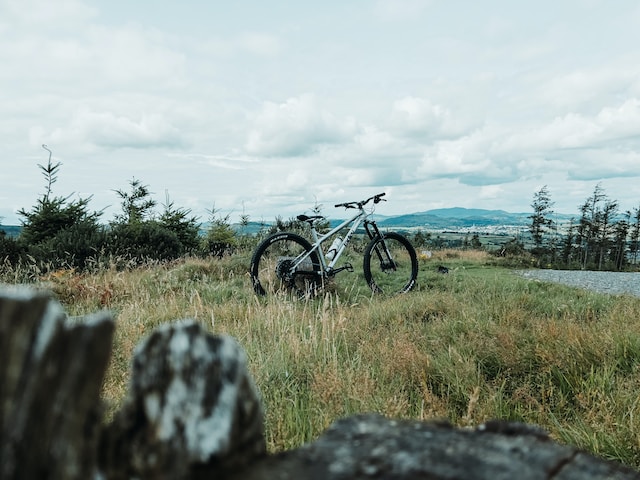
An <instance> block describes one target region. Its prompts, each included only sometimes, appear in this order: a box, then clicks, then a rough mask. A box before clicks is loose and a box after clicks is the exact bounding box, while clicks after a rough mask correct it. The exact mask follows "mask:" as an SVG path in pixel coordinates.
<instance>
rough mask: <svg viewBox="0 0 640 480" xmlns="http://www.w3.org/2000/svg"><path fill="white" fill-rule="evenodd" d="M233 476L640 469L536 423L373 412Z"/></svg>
mask: <svg viewBox="0 0 640 480" xmlns="http://www.w3.org/2000/svg"><path fill="white" fill-rule="evenodd" d="M201 478H205V477H201ZM209 478H212V477H209ZM229 478H230V479H233V480H240V479H243V480H267V479H269V480H273V479H279V480H294V479H301V478H304V479H306V480H320V479H322V480H347V479H349V480H353V479H372V478H378V479H388V480H410V479H442V480H444V479H467V480H503V479H504V480H513V479H518V480H534V479H552V478H553V479H556V480H559V479H563V480H570V479H571V480H573V479H576V480H577V479H619V480H622V479H638V478H640V476H639V475H638V473H637V472H634V471H633V470H631V469H628V468H625V467H623V466H621V465H619V464H616V463H611V462H606V461H603V460H601V459H598V458H596V457H594V456H591V455H588V454H586V453H584V452H581V451H579V450H577V449H576V448H573V447H570V446H567V445H560V444H558V443H555V442H553V441H551V440H550V439H549V438H548V436H547V435H546V434H545V433H544V432H543V431H542V430H540V429H539V428H537V427H535V426H529V425H525V424H520V423H509V422H502V421H492V422H489V423H487V424H485V425H482V426H480V427H478V428H476V429H458V428H453V427H452V426H451V425H449V424H447V423H442V422H419V421H410V420H391V419H387V418H384V417H382V416H379V415H372V414H370V415H359V416H354V417H350V418H346V419H344V420H340V421H338V422H336V423H335V424H333V425H332V426H331V427H330V428H329V429H328V430H327V431H326V432H325V433H324V434H323V435H322V436H321V437H320V438H318V440H316V441H315V442H313V443H310V444H308V445H306V446H304V447H302V448H299V449H296V450H291V451H288V452H285V453H282V454H279V455H274V456H272V457H268V458H265V459H263V460H261V461H260V462H258V463H256V464H254V465H253V466H252V467H251V468H250V469H248V470H246V471H242V472H236V474H235V475H234V476H231V477H229Z"/></svg>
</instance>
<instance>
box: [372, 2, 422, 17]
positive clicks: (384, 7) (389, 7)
mask: <svg viewBox="0 0 640 480" xmlns="http://www.w3.org/2000/svg"><path fill="white" fill-rule="evenodd" d="M431 4H432V0H378V1H377V2H376V4H375V8H374V12H375V14H376V15H377V16H378V17H380V18H382V19H385V20H388V19H389V20H415V19H416V18H417V17H418V16H419V15H420V14H421V13H422V12H424V11H425V10H426V9H427V8H428V7H429V5H431Z"/></svg>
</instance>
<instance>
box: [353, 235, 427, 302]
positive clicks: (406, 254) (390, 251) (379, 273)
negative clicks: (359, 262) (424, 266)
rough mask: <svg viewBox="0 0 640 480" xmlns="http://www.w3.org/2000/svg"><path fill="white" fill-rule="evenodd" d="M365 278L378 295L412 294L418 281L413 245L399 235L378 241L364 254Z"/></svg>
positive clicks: (375, 239)
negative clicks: (409, 292) (411, 291)
mask: <svg viewBox="0 0 640 480" xmlns="http://www.w3.org/2000/svg"><path fill="white" fill-rule="evenodd" d="M363 270H364V278H365V279H366V280H367V283H368V284H369V287H370V288H371V290H372V291H373V292H374V293H385V294H397V293H405V292H408V291H409V290H411V289H412V288H413V287H414V286H415V284H416V279H417V278H418V258H417V255H416V250H415V248H413V245H411V243H410V242H409V240H407V239H406V238H405V237H403V236H402V235H400V234H399V233H395V232H389V233H385V234H384V235H382V236H381V237H376V238H374V239H373V240H371V242H370V243H369V245H368V246H367V249H366V250H365V252H364V265H363Z"/></svg>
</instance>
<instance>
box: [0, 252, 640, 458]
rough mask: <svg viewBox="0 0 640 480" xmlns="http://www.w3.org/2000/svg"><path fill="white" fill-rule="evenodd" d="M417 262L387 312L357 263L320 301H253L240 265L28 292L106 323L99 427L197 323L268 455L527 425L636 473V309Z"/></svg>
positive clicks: (214, 264) (449, 257)
mask: <svg viewBox="0 0 640 480" xmlns="http://www.w3.org/2000/svg"><path fill="white" fill-rule="evenodd" d="M420 263H421V265H420V268H421V271H420V275H419V286H418V288H417V289H416V290H415V291H413V292H411V293H409V294H406V295H403V296H401V297H392V298H385V297H377V296H371V294H370V292H369V290H368V288H367V287H366V285H365V284H364V282H363V281H362V279H361V278H360V277H361V275H362V273H361V268H358V267H359V265H356V264H355V263H354V266H356V267H357V268H356V271H355V272H354V273H347V272H344V273H343V274H342V275H345V276H348V277H346V278H348V279H349V280H348V283H343V284H338V285H336V286H334V287H333V288H331V289H329V291H327V292H326V293H325V294H324V295H322V296H319V297H317V298H314V299H311V300H295V299H292V298H288V297H286V296H282V297H279V298H267V299H263V298H257V297H256V296H254V295H253V292H252V290H251V285H250V281H249V278H248V274H247V269H248V264H249V255H248V254H247V255H236V256H233V257H229V258H225V259H222V260H217V259H208V260H202V259H190V260H184V261H179V262H175V263H172V264H169V265H163V266H153V267H148V268H140V269H135V270H131V271H117V270H116V269H115V268H103V269H101V270H99V271H98V272H97V273H93V274H77V273H75V272H72V271H59V272H56V273H55V274H50V275H47V276H46V277H44V278H41V279H40V282H41V283H43V284H44V285H45V286H47V287H48V288H51V289H52V290H53V291H54V292H55V293H56V294H57V296H58V298H59V299H60V301H61V302H62V304H63V306H64V307H65V309H66V310H67V312H68V313H69V314H70V315H84V314H88V313H93V312H95V311H97V310H99V309H101V308H109V309H111V310H112V311H113V312H114V314H115V316H116V318H117V330H116V336H115V344H114V355H113V361H112V364H111V366H110V370H109V372H108V375H107V378H106V381H105V385H104V400H105V402H106V404H107V410H108V413H109V414H112V413H113V411H114V410H115V409H116V408H117V406H118V405H119V403H120V402H121V400H122V398H123V396H124V394H125V391H126V388H127V382H128V372H129V362H130V359H131V352H132V349H133V348H134V346H135V345H136V344H137V343H138V342H139V340H140V339H141V338H142V337H143V336H145V335H147V334H149V333H150V332H151V330H152V329H153V328H154V327H156V326H157V325H159V324H161V323H164V322H170V321H173V320H176V319H182V318H194V319H196V320H197V321H199V322H201V323H202V324H203V325H205V326H206V327H207V328H208V329H209V330H210V331H211V332H214V333H223V332H224V333H227V334H231V335H233V336H234V337H236V338H237V339H238V341H239V342H240V344H241V345H242V346H243V347H244V348H245V350H246V352H247V355H248V358H249V364H250V368H251V371H252V374H253V377H254V379H255V382H256V384H257V386H258V388H259V389H260V391H261V394H262V396H263V400H264V405H265V409H266V435H267V442H268V447H269V449H270V450H271V451H279V450H283V449H290V448H294V447H297V446H299V445H301V444H302V443H305V442H308V441H311V440H313V439H314V438H316V437H317V436H318V435H319V434H320V433H321V432H322V431H323V430H324V429H325V428H326V427H327V426H328V425H329V424H330V423H332V422H333V421H334V420H336V419H337V418H339V417H342V416H346V415H351V414H355V413H361V412H379V413H382V414H384V415H387V416H392V417H406V418H415V419H434V418H447V419H449V420H450V421H451V422H452V423H454V424H456V425H460V426H475V425H478V424H480V423H482V422H484V421H486V420H488V419H491V418H501V419H509V420H516V421H522V422H527V423H534V424H538V425H540V426H542V427H543V428H545V429H546V430H548V431H549V432H550V433H551V434H552V436H553V438H555V439H556V440H558V441H560V442H563V443H570V444H573V445H577V446H579V447H581V448H584V449H585V450H587V451H590V452H592V453H594V454H596V455H598V456H601V457H604V458H608V459H615V460H618V461H621V462H623V463H624V464H626V465H629V466H631V467H633V468H636V469H637V468H640V424H639V422H640V406H639V402H640V299H637V298H632V297H625V296H621V297H615V296H606V295H600V294H596V293H591V292H586V291H582V290H576V289H572V288H568V287H563V286H559V285H552V284H547V283H540V282H536V281H528V280H525V279H522V278H520V277H518V276H516V275H514V274H513V273H512V271H510V270H509V269H508V268H505V267H503V266H501V265H500V264H499V262H498V260H497V259H495V258H493V257H490V256H488V255H487V254H484V253H481V252H456V251H442V252H434V256H433V257H432V258H430V259H426V258H421V260H420ZM439 265H444V266H447V267H448V268H449V273H448V274H446V275H443V274H440V273H438V272H437V267H438V266H439ZM18 278H19V275H17V274H14V275H13V277H12V275H11V274H9V273H7V272H5V273H4V278H3V277H0V280H1V281H4V282H11V281H12V280H15V279H18Z"/></svg>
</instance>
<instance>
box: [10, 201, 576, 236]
mask: <svg viewBox="0 0 640 480" xmlns="http://www.w3.org/2000/svg"><path fill="white" fill-rule="evenodd" d="M530 216H531V213H510V212H505V211H504V210H484V209H480V208H460V207H454V208H438V209H434V210H427V211H425V212H417V213H409V214H406V215H394V216H384V215H374V217H373V218H374V219H375V220H376V221H377V222H378V225H379V226H381V227H385V228H391V227H393V228H424V229H425V230H449V229H462V228H473V227H491V226H505V225H510V226H527V225H530V224H531V218H530ZM573 217H575V216H574V215H566V214H555V215H554V220H556V221H557V222H559V223H561V222H563V221H568V220H570V219H571V218H573ZM341 221H342V220H339V219H331V220H330V222H331V225H332V226H335V225H338V224H339V223H340V222H341ZM266 223H267V224H269V223H271V222H266ZM263 227H264V223H260V222H249V225H248V226H247V227H246V228H245V229H244V231H245V232H246V233H256V232H258V231H260V229H261V228H263ZM202 228H206V225H204V224H203V225H202ZM0 229H2V230H5V231H6V233H7V234H8V235H10V236H13V235H17V234H18V232H19V231H20V227H18V226H0Z"/></svg>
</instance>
